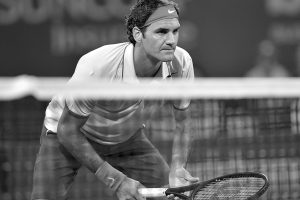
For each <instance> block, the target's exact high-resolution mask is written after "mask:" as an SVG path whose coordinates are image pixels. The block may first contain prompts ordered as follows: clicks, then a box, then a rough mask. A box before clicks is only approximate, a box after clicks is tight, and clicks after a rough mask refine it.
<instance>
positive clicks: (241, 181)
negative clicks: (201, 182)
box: [193, 177, 265, 200]
mask: <svg viewBox="0 0 300 200" xmlns="http://www.w3.org/2000/svg"><path fill="white" fill-rule="evenodd" d="M264 184H265V180H264V179H261V178H256V177H240V178H229V179H222V180H219V181H215V182H212V183H210V184H207V185H206V186H205V187H204V188H201V189H200V190H199V191H197V192H196V193H195V195H194V198H193V199H194V200H213V199H219V200H223V199H224V200H225V199H227V200H228V199H239V200H242V199H246V198H248V197H251V196H253V195H255V194H256V193H257V192H258V191H259V190H260V189H261V188H262V187H263V186H264Z"/></svg>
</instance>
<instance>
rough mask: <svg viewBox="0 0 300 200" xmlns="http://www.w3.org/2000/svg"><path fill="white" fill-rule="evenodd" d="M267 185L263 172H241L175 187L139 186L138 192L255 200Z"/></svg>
mask: <svg viewBox="0 0 300 200" xmlns="http://www.w3.org/2000/svg"><path fill="white" fill-rule="evenodd" d="M268 187H269V181H268V178H267V177H266V176H265V175H264V174H261V173H255V172H243V173H234V174H228V175H225V176H220V177H217V178H214V179H211V180H208V181H204V182H198V183H194V184H191V185H188V186H183V187H177V188H140V189H139V192H140V193H141V194H142V195H143V196H145V197H161V196H165V195H166V196H168V195H171V194H173V195H174V196H176V197H179V198H180V199H184V200H255V199H258V198H259V197H260V196H261V195H262V194H264V192H265V191H266V190H267V189H268ZM187 191H190V195H189V196H186V195H185V194H183V193H184V192H187Z"/></svg>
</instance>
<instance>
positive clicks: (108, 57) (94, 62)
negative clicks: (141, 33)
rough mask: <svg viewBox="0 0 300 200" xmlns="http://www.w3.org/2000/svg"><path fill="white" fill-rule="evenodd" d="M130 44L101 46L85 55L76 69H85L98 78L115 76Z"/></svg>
mask: <svg viewBox="0 0 300 200" xmlns="http://www.w3.org/2000/svg"><path fill="white" fill-rule="evenodd" d="M129 44H130V43H128V42H126V43H118V44H110V45H105V46H101V47H99V48H97V49H95V50H93V51H90V52H88V53H86V54H85V55H83V56H82V57H81V58H80V59H79V61H78V64H77V67H76V68H84V69H85V70H88V71H89V73H92V74H94V75H96V76H104V75H105V76H108V75H109V74H111V75H113V73H114V72H115V71H116V70H117V68H118V66H119V63H120V62H121V60H122V59H123V55H124V52H125V49H126V47H127V46H128V45H129Z"/></svg>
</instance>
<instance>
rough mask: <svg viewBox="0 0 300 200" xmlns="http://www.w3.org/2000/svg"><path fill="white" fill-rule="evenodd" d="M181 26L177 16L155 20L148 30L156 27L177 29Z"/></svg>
mask: <svg viewBox="0 0 300 200" xmlns="http://www.w3.org/2000/svg"><path fill="white" fill-rule="evenodd" d="M179 27H180V23H179V20H178V19H177V18H172V19H162V20H159V21H157V22H153V23H152V24H150V26H148V28H147V30H156V29H177V28H179Z"/></svg>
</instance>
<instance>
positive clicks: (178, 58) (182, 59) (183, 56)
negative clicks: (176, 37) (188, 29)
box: [172, 47, 194, 77]
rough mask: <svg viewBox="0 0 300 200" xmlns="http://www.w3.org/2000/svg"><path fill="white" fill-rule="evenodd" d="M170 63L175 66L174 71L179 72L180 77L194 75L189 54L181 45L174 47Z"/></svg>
mask: <svg viewBox="0 0 300 200" xmlns="http://www.w3.org/2000/svg"><path fill="white" fill-rule="evenodd" d="M172 65H173V67H174V68H175V71H178V72H179V73H178V76H181V77H193V76H194V69H193V68H194V67H193V61H192V58H191V56H190V54H189V53H188V52H187V51H186V50H185V49H183V48H181V47H176V50H175V53H174V59H173V61H172Z"/></svg>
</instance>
